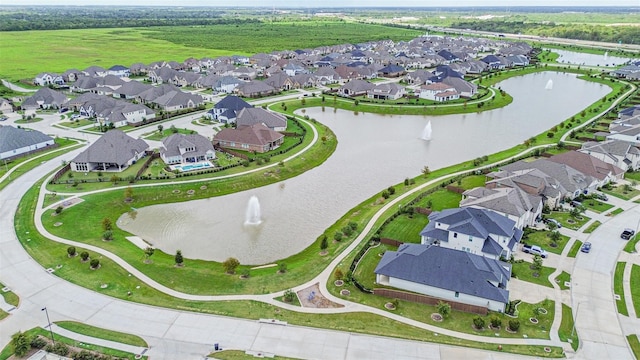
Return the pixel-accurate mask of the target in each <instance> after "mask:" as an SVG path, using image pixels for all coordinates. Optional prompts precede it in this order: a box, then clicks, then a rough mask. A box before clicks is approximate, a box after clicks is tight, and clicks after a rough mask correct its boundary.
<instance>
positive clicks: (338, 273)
mask: <svg viewBox="0 0 640 360" xmlns="http://www.w3.org/2000/svg"><path fill="white" fill-rule="evenodd" d="M333 276H334V277H335V278H336V280H342V279H343V278H344V274H343V273H342V270H340V268H337V269H336V271H334V272H333Z"/></svg>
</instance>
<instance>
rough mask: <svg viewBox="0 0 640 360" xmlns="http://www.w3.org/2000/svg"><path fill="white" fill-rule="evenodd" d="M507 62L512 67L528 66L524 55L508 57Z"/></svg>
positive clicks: (527, 59)
mask: <svg viewBox="0 0 640 360" xmlns="http://www.w3.org/2000/svg"><path fill="white" fill-rule="evenodd" d="M507 60H509V61H510V62H511V64H512V65H513V66H528V65H529V58H528V57H526V56H525V55H509V56H507Z"/></svg>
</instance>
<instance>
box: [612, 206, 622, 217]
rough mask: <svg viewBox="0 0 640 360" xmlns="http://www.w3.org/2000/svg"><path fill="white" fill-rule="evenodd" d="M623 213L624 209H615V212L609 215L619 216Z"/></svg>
mask: <svg viewBox="0 0 640 360" xmlns="http://www.w3.org/2000/svg"><path fill="white" fill-rule="evenodd" d="M622 212H624V209H621V208H617V209H614V210H613V211H612V212H610V213H609V214H610V215H611V216H616V215H618V214H620V213H622Z"/></svg>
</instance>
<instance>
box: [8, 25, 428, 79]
mask: <svg viewBox="0 0 640 360" xmlns="http://www.w3.org/2000/svg"><path fill="white" fill-rule="evenodd" d="M421 34H422V32H421V31H418V30H410V29H400V28H390V27H386V26H382V25H370V24H355V23H345V22H341V21H309V22H297V23H286V22H280V23H270V24H261V23H256V24H242V25H238V26H236V25H211V26H198V27H194V26H171V27H156V28H153V27H151V28H120V29H81V30H45V31H9V32H3V33H2V36H0V48H1V49H2V61H0V78H6V79H11V80H18V79H25V78H32V77H34V76H35V75H37V74H38V73H40V72H43V71H52V72H60V73H61V72H64V71H65V70H67V69H71V68H77V69H85V68H87V67H89V66H91V65H98V66H102V67H104V68H109V67H111V66H113V65H116V64H121V65H125V66H129V65H131V64H132V63H135V62H142V63H145V64H148V63H150V62H154V61H160V60H165V61H171V60H174V61H180V62H182V61H184V60H185V59H187V58H189V57H195V58H202V57H217V56H223V55H227V56H229V55H233V54H240V55H253V54H255V53H258V52H271V51H274V50H284V49H289V50H296V49H298V48H312V47H317V46H322V45H335V44H346V43H358V42H365V41H374V40H381V39H392V40H408V39H411V38H414V37H416V36H419V35H421ZM116 49H117V50H116ZM132 54H136V55H135V57H134V56H132Z"/></svg>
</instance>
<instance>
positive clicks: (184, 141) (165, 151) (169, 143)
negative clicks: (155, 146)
mask: <svg viewBox="0 0 640 360" xmlns="http://www.w3.org/2000/svg"><path fill="white" fill-rule="evenodd" d="M188 145H191V146H193V147H195V148H196V150H195V151H191V152H187V153H185V154H183V155H182V156H183V157H188V156H201V155H205V154H206V153H207V151H213V144H212V143H211V141H209V140H208V139H207V138H206V137H204V136H202V135H199V134H188V135H185V134H172V135H170V136H169V137H167V138H166V139H164V140H162V148H160V153H161V154H162V155H163V156H166V157H172V156H178V155H180V148H187V147H189V146H188Z"/></svg>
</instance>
